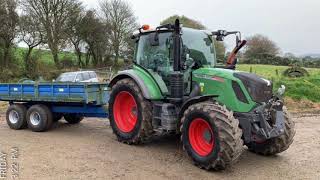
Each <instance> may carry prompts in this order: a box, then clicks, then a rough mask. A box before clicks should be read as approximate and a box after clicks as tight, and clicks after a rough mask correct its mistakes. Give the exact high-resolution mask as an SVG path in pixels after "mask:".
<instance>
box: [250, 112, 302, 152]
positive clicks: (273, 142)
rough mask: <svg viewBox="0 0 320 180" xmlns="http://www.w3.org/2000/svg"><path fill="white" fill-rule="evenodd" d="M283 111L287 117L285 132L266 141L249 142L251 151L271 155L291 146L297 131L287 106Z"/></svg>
mask: <svg viewBox="0 0 320 180" xmlns="http://www.w3.org/2000/svg"><path fill="white" fill-rule="evenodd" d="M283 112H284V117H285V130H284V134H283V135H281V136H279V137H277V138H274V139H269V140H267V141H264V142H250V143H249V144H246V145H247V146H248V149H249V150H250V151H251V152H254V153H257V154H260V155H265V156H270V155H275V154H278V153H281V152H283V151H285V150H287V149H288V148H289V146H290V145H291V144H292V142H293V137H294V135H295V134H296V131H295V129H294V127H295V124H294V121H293V120H292V118H291V117H290V115H289V113H288V111H287V109H286V107H284V108H283Z"/></svg>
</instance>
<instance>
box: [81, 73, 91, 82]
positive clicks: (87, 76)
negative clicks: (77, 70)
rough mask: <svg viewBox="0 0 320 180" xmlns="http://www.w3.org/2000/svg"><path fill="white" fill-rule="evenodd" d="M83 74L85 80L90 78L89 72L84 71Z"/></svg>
mask: <svg viewBox="0 0 320 180" xmlns="http://www.w3.org/2000/svg"><path fill="white" fill-rule="evenodd" d="M82 75H83V78H84V81H86V80H89V79H90V76H89V73H82Z"/></svg>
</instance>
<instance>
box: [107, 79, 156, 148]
mask: <svg viewBox="0 0 320 180" xmlns="http://www.w3.org/2000/svg"><path fill="white" fill-rule="evenodd" d="M109 115H110V125H111V127H112V130H113V132H114V134H116V136H117V138H118V141H120V142H123V143H127V144H139V143H143V142H145V141H147V140H148V139H149V138H150V137H151V136H152V133H153V128H152V105H151V103H150V102H149V101H148V100H146V99H145V98H144V97H143V96H142V92H141V90H140V88H139V87H138V86H137V84H136V83H135V82H134V81H133V80H131V79H123V80H120V81H118V82H117V83H116V84H115V85H114V86H113V87H112V91H111V94H110V100H109Z"/></svg>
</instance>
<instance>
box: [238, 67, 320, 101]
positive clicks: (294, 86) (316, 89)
mask: <svg viewBox="0 0 320 180" xmlns="http://www.w3.org/2000/svg"><path fill="white" fill-rule="evenodd" d="M287 68H288V67H286V66H272V65H253V64H252V65H238V69H237V70H240V71H247V72H250V71H251V72H252V73H255V74H257V75H260V76H262V77H264V78H266V79H270V80H272V81H273V82H274V88H275V90H276V89H277V88H278V87H280V85H282V84H283V85H285V86H286V96H287V97H291V98H292V99H294V100H310V101H312V102H320V69H315V68H314V69H310V68H309V69H307V70H308V72H309V73H310V76H309V77H304V78H287V77H283V76H282V73H283V71H285V70H286V69H287Z"/></svg>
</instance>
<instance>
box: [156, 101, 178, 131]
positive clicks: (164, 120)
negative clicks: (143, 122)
mask: <svg viewBox="0 0 320 180" xmlns="http://www.w3.org/2000/svg"><path fill="white" fill-rule="evenodd" d="M177 118H178V110H177V108H176V106H175V105H173V104H170V103H159V102H156V103H154V104H153V120H152V125H153V128H154V129H161V130H164V131H175V130H176V129H177V123H178V119H177Z"/></svg>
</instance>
